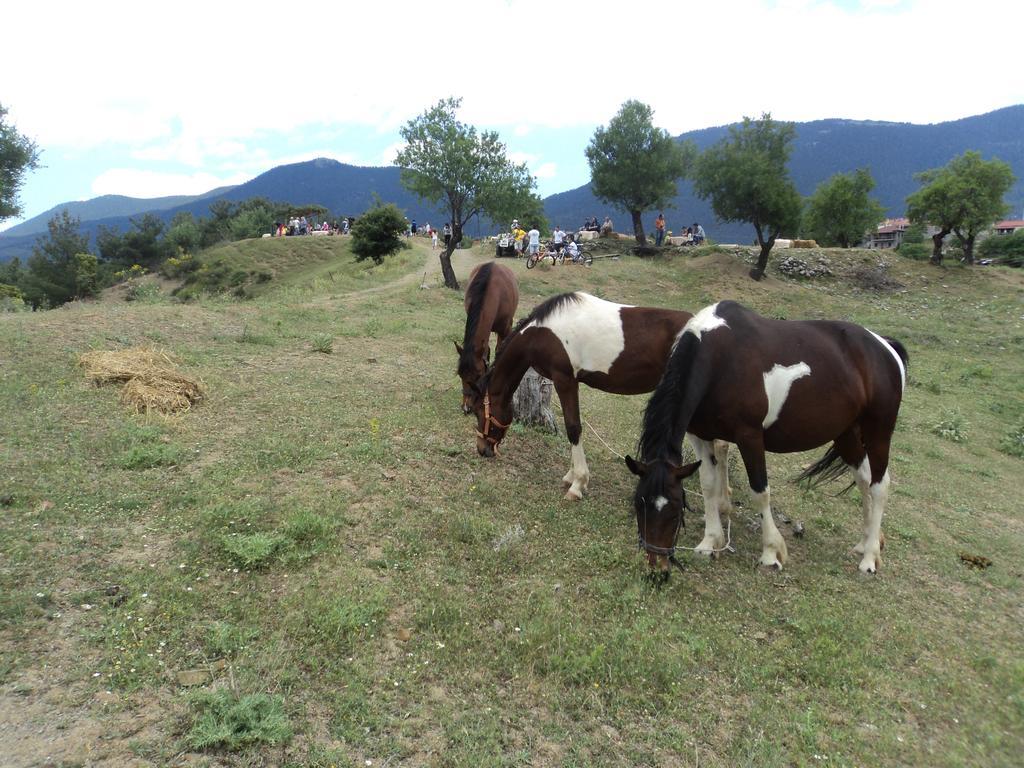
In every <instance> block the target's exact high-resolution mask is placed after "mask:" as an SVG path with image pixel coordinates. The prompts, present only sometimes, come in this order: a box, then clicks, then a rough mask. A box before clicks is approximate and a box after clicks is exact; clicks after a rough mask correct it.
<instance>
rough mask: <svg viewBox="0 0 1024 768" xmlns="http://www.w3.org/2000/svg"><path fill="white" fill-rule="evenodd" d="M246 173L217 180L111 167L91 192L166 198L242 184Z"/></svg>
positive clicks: (208, 175) (200, 175) (202, 175)
mask: <svg viewBox="0 0 1024 768" xmlns="http://www.w3.org/2000/svg"><path fill="white" fill-rule="evenodd" d="M249 178H250V177H249V175H248V174H236V175H234V176H228V177H219V176H215V175H213V174H211V173H205V172H199V173H194V174H180V173H157V172H154V171H144V170H138V169H135V168H111V169H110V170H109V171H105V172H104V173H102V174H100V175H99V176H97V177H96V179H95V180H94V181H93V183H92V191H93V193H94V194H96V195H127V196H128V197H142V198H148V197H165V196H167V195H198V194H202V193H203V192H208V191H210V190H211V189H215V188H216V187H223V186H227V185H229V184H241V183H242V182H244V181H248V179H249Z"/></svg>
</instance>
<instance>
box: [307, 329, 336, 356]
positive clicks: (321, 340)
mask: <svg viewBox="0 0 1024 768" xmlns="http://www.w3.org/2000/svg"><path fill="white" fill-rule="evenodd" d="M312 344H313V351H314V352H320V353H322V354H324V355H329V354H331V352H333V351H334V337H333V336H331V334H329V333H318V334H316V335H315V336H314V337H313V340H312Z"/></svg>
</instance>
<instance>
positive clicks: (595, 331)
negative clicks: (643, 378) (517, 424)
mask: <svg viewBox="0 0 1024 768" xmlns="http://www.w3.org/2000/svg"><path fill="white" fill-rule="evenodd" d="M576 295H577V296H578V297H579V301H572V302H566V303H565V304H563V305H562V306H560V307H558V309H556V310H555V311H554V312H552V313H551V314H550V315H548V316H547V317H545V318H544V319H543V320H541V321H540V322H538V323H530V325H528V326H526V327H527V328H529V327H530V326H532V325H534V324H536V325H537V327H539V328H547V329H548V330H550V331H551V332H552V333H554V334H555V336H557V337H558V340H559V341H560V342H562V346H563V347H564V348H565V352H566V354H567V355H568V356H569V363H570V364H571V365H572V370H573V373H576V374H578V373H579V372H580V371H592V372H594V373H608V371H609V370H610V369H611V367H612V363H614V362H615V361H616V359H618V357H619V355H621V354H622V350H624V349H625V348H626V336H625V333H624V332H623V330H622V315H621V314H620V313H621V311H622V310H623V309H624V308H626V307H628V306H631V305H629V304H615V303H613V302H610V301H605V300H604V299H599V298H597V297H596V296H591V295H590V294H589V293H582V292H577V294H576ZM523 330H524V331H525V330H526V328H524V329H523Z"/></svg>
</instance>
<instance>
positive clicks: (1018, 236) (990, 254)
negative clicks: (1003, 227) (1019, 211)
mask: <svg viewBox="0 0 1024 768" xmlns="http://www.w3.org/2000/svg"><path fill="white" fill-rule="evenodd" d="M978 258H982V259H997V260H998V261H999V262H1000V263H1001V264H1006V265H1008V266H1011V267H1018V268H1019V267H1024V229H1018V230H1017V231H1016V232H1014V233H1013V234H1012V235H993V236H992V237H987V238H985V239H984V240H983V241H981V243H980V244H979V245H978Z"/></svg>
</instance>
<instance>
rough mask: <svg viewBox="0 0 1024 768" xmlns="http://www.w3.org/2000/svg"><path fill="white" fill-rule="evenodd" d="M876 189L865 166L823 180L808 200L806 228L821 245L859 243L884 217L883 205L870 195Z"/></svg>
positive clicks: (805, 216)
mask: <svg viewBox="0 0 1024 768" xmlns="http://www.w3.org/2000/svg"><path fill="white" fill-rule="evenodd" d="M874 188H875V180H874V179H873V178H871V172H870V171H869V170H868V169H866V168H860V169H858V170H856V171H854V172H853V173H837V174H835V175H834V176H832V178H830V179H828V180H826V181H823V182H822V183H821V184H819V185H818V188H817V189H816V190H814V194H813V195H811V196H810V197H809V198H808V199H807V206H806V209H805V212H804V221H803V225H804V231H805V232H806V233H807V235H808V236H809V237H812V238H814V239H815V240H817V241H818V243H820V244H821V245H825V246H835V245H838V246H840V247H842V248H850V247H851V246H854V245H856V244H857V243H859V242H860V241H861V240H863V239H864V234H865V233H866V232H868V231H870V230H873V229H874V228H875V226H876V225H877V224H878V222H879V221H881V220H882V218H883V217H884V216H885V208H884V207H883V206H882V204H881V203H879V202H878V201H877V200H873V199H872V198H870V197H869V195H870V194H871V190H872V189H874Z"/></svg>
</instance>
